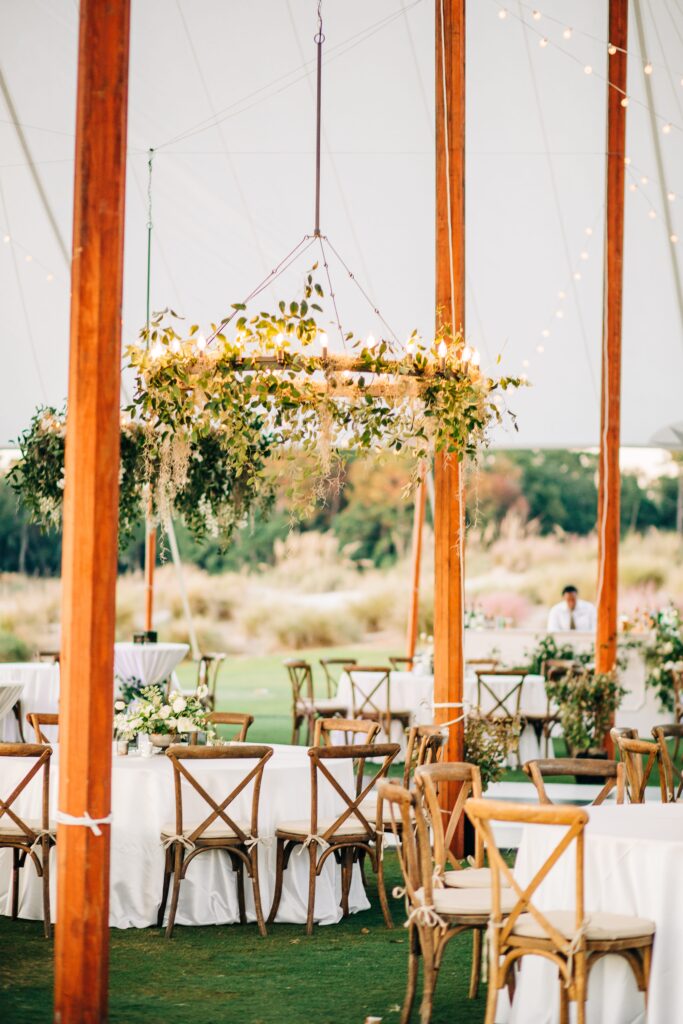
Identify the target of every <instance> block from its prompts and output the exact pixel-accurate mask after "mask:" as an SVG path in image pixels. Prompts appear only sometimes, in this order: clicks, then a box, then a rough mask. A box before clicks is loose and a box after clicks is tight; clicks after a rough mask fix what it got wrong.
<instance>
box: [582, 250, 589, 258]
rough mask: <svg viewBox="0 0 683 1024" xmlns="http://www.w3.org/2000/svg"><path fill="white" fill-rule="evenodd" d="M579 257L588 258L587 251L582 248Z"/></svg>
mask: <svg viewBox="0 0 683 1024" xmlns="http://www.w3.org/2000/svg"><path fill="white" fill-rule="evenodd" d="M581 259H582V260H587V259H588V253H587V252H586V250H585V249H584V250H583V252H582V253H581Z"/></svg>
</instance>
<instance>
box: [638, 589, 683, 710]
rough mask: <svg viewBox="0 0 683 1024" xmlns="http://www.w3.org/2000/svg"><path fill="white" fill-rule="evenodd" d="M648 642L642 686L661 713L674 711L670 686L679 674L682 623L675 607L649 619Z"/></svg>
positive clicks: (682, 663) (681, 667)
mask: <svg viewBox="0 0 683 1024" xmlns="http://www.w3.org/2000/svg"><path fill="white" fill-rule="evenodd" d="M652 630H653V632H652V638H651V640H650V641H649V643H646V644H645V646H644V647H643V655H644V657H645V665H646V666H647V670H648V673H647V676H646V679H645V683H646V685H647V686H651V687H652V688H653V689H655V690H656V691H657V696H658V697H659V703H660V704H661V706H662V709H663V710H666V711H673V709H674V684H675V682H676V678H677V676H680V674H681V672H682V671H683V621H681V613H680V611H679V609H678V608H676V606H675V605H673V604H670V605H667V607H666V608H662V609H661V610H660V611H658V612H657V613H656V614H655V615H653V616H652Z"/></svg>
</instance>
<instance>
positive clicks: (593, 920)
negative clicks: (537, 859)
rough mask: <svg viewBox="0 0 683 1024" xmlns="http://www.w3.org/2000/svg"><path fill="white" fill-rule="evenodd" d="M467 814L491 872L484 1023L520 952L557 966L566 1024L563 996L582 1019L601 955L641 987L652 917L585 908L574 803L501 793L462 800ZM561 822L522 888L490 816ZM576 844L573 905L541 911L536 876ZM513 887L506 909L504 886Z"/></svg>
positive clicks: (582, 817) (580, 814)
mask: <svg viewBox="0 0 683 1024" xmlns="http://www.w3.org/2000/svg"><path fill="white" fill-rule="evenodd" d="M465 810H466V813H467V814H468V816H469V818H470V820H471V821H472V823H473V824H474V827H475V828H476V830H477V832H478V833H479V834H480V835H481V837H482V839H483V841H484V844H485V846H486V850H487V852H488V859H489V864H490V865H491V874H492V883H493V884H492V888H491V894H492V909H491V923H490V928H489V983H488V993H487V999H486V1014H485V1017H484V1024H493V1022H494V1020H495V1013H496V1003H497V1000H498V992H499V991H500V989H501V988H503V987H504V986H505V985H506V984H507V982H508V980H509V978H510V977H511V976H512V973H513V969H514V966H515V965H516V964H517V963H518V962H519V961H520V960H521V958H522V957H524V956H542V957H544V958H545V959H547V960H550V961H551V962H553V963H554V964H556V966H557V970H558V975H559V980H560V1022H561V1024H568V1021H569V1005H568V1004H569V1002H575V1003H576V1010H577V1014H576V1018H577V1022H578V1024H585V1020H586V997H587V990H588V979H589V975H590V971H591V968H592V967H593V964H594V963H596V962H597V961H598V960H599V959H601V958H602V957H604V956H606V955H607V954H617V955H619V956H623V957H624V958H625V960H626V961H627V962H628V963H629V965H630V966H631V969H632V971H633V973H634V975H635V979H636V982H637V984H638V988H639V989H640V991H641V992H644V993H645V994H646V998H647V989H648V983H649V975H650V961H651V956H652V942H653V938H654V931H655V925H654V921H649V920H647V919H646V918H640V917H631V916H626V915H623V914H611V913H605V912H602V911H600V912H596V913H593V912H591V913H590V914H586V912H585V906H584V879H583V865H584V828H585V826H586V823H587V821H588V814H587V813H586V811H585V810H583V809H582V808H580V807H568V806H566V805H564V806H561V807H555V806H553V807H543V806H539V805H538V804H536V805H529V804H513V803H508V802H504V801H502V800H479V799H473V800H468V801H467V804H466V805H465ZM494 821H504V822H515V823H518V824H534V825H555V826H557V825H560V826H563V827H564V829H565V831H564V833H563V835H562V837H561V838H560V839H559V841H558V842H557V844H556V845H555V847H554V849H553V850H552V852H551V854H550V856H549V857H548V858H547V859H546V860H545V861H544V863H543V864H542V865H541V867H540V868H539V869H538V871H537V872H536V874H535V875H534V877H533V878H532V879H531V881H530V882H529V883H528V885H526V886H525V887H524V888H522V886H521V885H520V883H519V882H518V881H517V880H516V878H515V876H514V874H513V869H512V868H510V867H509V866H508V864H507V863H506V861H505V859H504V857H503V856H502V854H501V852H500V850H499V849H498V845H497V843H496V840H495V836H494V833H493V828H492V822H494ZM572 844H574V849H575V853H576V861H575V878H574V900H573V901H572V900H568V903H573V904H574V905H573V907H571V906H567V907H561V908H559V909H557V910H554V909H553V910H546V909H543V910H541V909H540V908H539V906H538V905H537V903H536V902H535V896H536V893H537V890H538V887H539V886H540V884H541V882H542V881H543V880H544V879H545V878H546V877H547V875H548V874H549V873H550V872H551V871H552V869H553V867H554V866H555V865H556V864H557V862H558V861H559V859H560V858H561V857H562V855H563V854H564V853H565V852H566V851H567V850H568V849H569V848H570V847H571V845H572ZM503 885H505V886H507V891H508V892H510V891H511V892H512V895H513V897H514V900H513V902H514V906H513V907H512V908H511V909H510V908H509V907H508V909H507V910H506V908H505V907H504V906H503V893H504V892H505V891H506V890H505V889H504V888H503Z"/></svg>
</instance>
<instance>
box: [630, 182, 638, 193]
mask: <svg viewBox="0 0 683 1024" xmlns="http://www.w3.org/2000/svg"><path fill="white" fill-rule="evenodd" d="M637 188H638V186H637V185H636V183H635V181H631V182H629V186H628V190H629V192H635V191H636V189H637Z"/></svg>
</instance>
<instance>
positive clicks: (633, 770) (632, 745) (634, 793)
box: [612, 730, 667, 804]
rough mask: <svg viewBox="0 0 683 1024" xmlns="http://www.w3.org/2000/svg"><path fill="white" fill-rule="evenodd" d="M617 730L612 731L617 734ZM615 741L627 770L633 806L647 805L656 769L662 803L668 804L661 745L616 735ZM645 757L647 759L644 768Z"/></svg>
mask: <svg viewBox="0 0 683 1024" xmlns="http://www.w3.org/2000/svg"><path fill="white" fill-rule="evenodd" d="M615 731H616V730H612V732H615ZM613 739H614V740H615V742H616V745H617V747H618V748H619V753H620V755H621V760H622V761H623V762H624V767H625V768H626V788H627V791H628V797H629V800H630V802H631V803H632V804H642V803H645V789H646V787H647V784H648V782H649V779H650V775H651V774H652V772H653V771H654V769H655V767H656V768H657V769H658V771H659V790H660V795H661V798H662V803H664V804H665V803H667V792H666V778H665V771H664V768H663V765H662V757H661V752H660V748H659V743H653V742H652V740H641V739H630V738H629V737H627V736H622V735H619V734H617V735H615V736H613ZM643 757H646V758H647V761H646V762H645V766H644V767H643Z"/></svg>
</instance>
